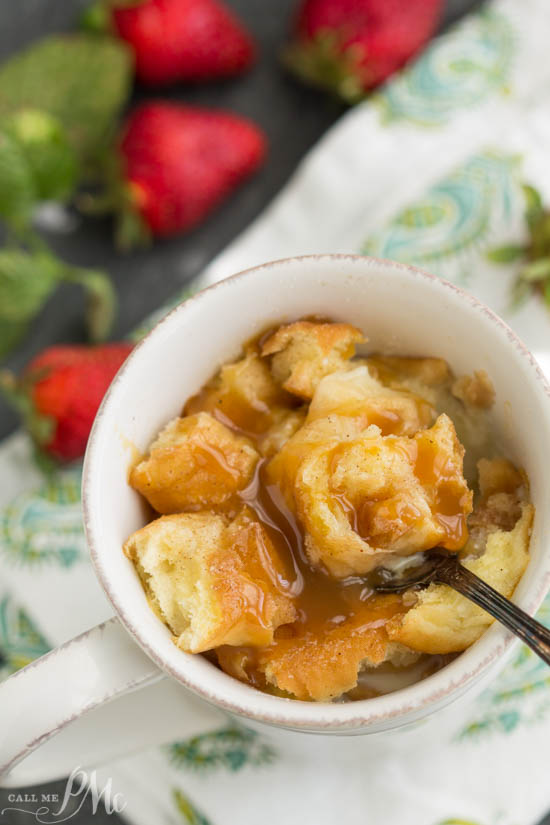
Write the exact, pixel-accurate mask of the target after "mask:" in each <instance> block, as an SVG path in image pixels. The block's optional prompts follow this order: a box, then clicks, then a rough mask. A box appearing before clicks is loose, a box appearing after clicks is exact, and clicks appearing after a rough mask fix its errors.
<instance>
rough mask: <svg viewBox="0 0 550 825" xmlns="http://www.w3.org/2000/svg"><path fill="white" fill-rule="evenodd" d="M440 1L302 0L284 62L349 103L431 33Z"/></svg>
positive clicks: (440, 6) (419, 46) (314, 83)
mask: <svg viewBox="0 0 550 825" xmlns="http://www.w3.org/2000/svg"><path fill="white" fill-rule="evenodd" d="M442 6H443V0H304V2H303V3H302V5H301V7H300V10H299V13H298V19H297V25H296V37H295V42H294V43H293V44H292V45H291V46H290V47H289V49H288V51H287V55H286V62H287V64H288V66H289V67H290V68H291V69H292V70H293V71H294V72H295V73H296V74H297V75H299V76H300V77H301V78H302V79H304V80H306V81H307V82H309V83H311V84H313V85H316V86H321V87H322V88H325V89H329V90H331V91H333V92H336V93H337V94H338V95H339V96H340V97H342V98H343V99H344V100H346V101H347V102H348V103H355V102H356V101H357V100H360V99H361V98H362V97H363V96H364V95H365V93H366V92H368V91H369V90H370V89H372V88H374V87H375V86H377V85H378V84H379V83H382V82H383V81H384V80H386V78H387V77H389V76H390V75H391V74H392V73H393V72H395V71H396V70H397V69H399V68H401V66H403V64H404V63H406V62H407V60H409V59H410V58H411V57H412V56H413V55H414V54H416V53H417V52H418V51H419V50H420V49H421V48H422V46H423V45H424V44H425V43H426V42H427V41H428V40H429V38H430V37H431V35H432V34H433V32H434V30H435V28H436V26H437V23H438V20H439V16H440V12H441V9H442Z"/></svg>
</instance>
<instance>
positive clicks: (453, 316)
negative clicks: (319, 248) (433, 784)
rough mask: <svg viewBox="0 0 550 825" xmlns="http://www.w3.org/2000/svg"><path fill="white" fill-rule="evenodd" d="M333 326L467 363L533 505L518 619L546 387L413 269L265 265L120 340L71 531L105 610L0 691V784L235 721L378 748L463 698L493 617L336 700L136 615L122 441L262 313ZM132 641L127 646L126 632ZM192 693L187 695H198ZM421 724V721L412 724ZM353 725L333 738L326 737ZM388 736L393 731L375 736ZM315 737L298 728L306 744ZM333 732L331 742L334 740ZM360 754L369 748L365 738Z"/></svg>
mask: <svg viewBox="0 0 550 825" xmlns="http://www.w3.org/2000/svg"><path fill="white" fill-rule="evenodd" d="M315 314H317V315H321V316H325V317H327V316H328V317H330V318H333V319H337V320H342V321H348V322H350V323H352V324H355V325H356V326H358V327H360V328H361V329H362V330H363V331H364V332H365V333H366V335H367V336H368V338H369V345H368V346H369V348H370V349H372V350H378V351H383V352H386V353H391V352H393V353H398V354H408V355H435V356H441V357H443V358H445V359H447V360H448V361H449V362H450V364H451V366H452V367H453V369H454V370H455V372H457V373H459V374H462V373H471V372H472V370H474V369H484V370H486V371H487V373H488V374H489V375H490V377H491V379H492V381H493V383H494V386H495V389H496V403H495V407H494V411H493V415H494V426H495V428H496V429H497V430H498V431H499V433H500V435H501V437H502V439H503V440H504V441H505V443H506V447H507V452H508V454H509V455H510V457H511V458H512V459H514V460H515V461H516V462H517V463H518V464H519V465H520V466H522V467H524V468H525V470H526V471H527V474H528V476H529V479H530V483H531V494H532V498H533V502H534V504H535V507H536V517H535V523H534V528H533V534H532V539H531V560H530V563H529V566H528V569H527V571H526V573H525V575H524V576H523V578H522V581H521V582H520V585H519V586H518V588H517V591H516V594H515V597H514V599H515V601H516V602H517V603H518V604H519V605H520V606H521V607H523V608H524V609H525V610H526V611H527V612H528V613H531V614H533V613H534V612H535V611H536V609H537V608H538V607H539V605H540V604H541V602H542V600H543V598H544V596H545V594H546V592H547V590H548V587H549V585H550V552H549V549H548V546H547V545H548V534H549V529H550V513H549V510H550V508H549V507H548V502H549V501H550V473H549V472H548V456H549V455H550V387H549V386H548V384H547V382H546V380H545V379H544V377H543V375H542V373H541V371H540V369H539V367H538V366H537V364H536V362H535V360H534V359H533V357H532V356H531V355H530V353H529V352H528V351H527V350H526V348H525V347H524V346H523V345H522V344H521V342H520V341H519V340H518V339H517V337H516V336H515V335H514V333H513V332H512V331H511V330H510V329H509V328H508V327H507V326H506V325H505V324H504V323H503V322H502V321H501V320H500V319H499V318H498V317H497V316H495V315H494V314H493V313H492V312H491V311H490V310H489V309H487V307H485V306H483V305H482V304H480V303H479V302H478V301H477V300H475V299H474V298H473V297H471V296H469V295H467V294H466V293H464V292H463V291H461V290H460V289H458V288H457V287H455V286H453V285H452V284H449V283H447V282H445V281H442V280H440V279H438V278H435V277H433V276H431V275H428V274H426V273H424V272H421V271H420V270H418V269H415V268H413V267H408V266H403V265H401V264H397V263H392V262H390V261H382V260H376V259H373V258H366V257H358V256H351V255H320V256H309V257H303V258H291V259H288V260H282V261H275V262H273V263H269V264H265V265H263V266H260V267H256V268H254V269H250V270H247V271H246V272H242V273H240V274H238V275H236V276H234V277H233V278H230V279H228V280H225V281H222V282H221V283H219V284H216V285H215V286H213V287H210V288H209V289H207V290H205V291H203V292H202V293H200V294H198V295H197V296H195V297H193V298H191V299H190V300H188V301H186V302H185V303H184V304H182V305H180V306H179V307H177V308H176V309H175V310H173V311H172V312H171V313H170V314H169V315H168V316H167V317H166V318H164V320H162V321H161V322H160V323H159V324H158V325H157V326H156V327H155V329H154V330H153V331H152V332H151V333H150V334H149V335H148V336H147V337H146V338H145V339H144V340H143V341H142V342H141V343H140V344H139V345H138V346H137V347H136V349H135V350H134V352H133V353H132V354H131V356H130V357H129V358H128V360H127V361H126V363H125V364H124V366H123V367H122V369H121V370H120V372H119V373H118V375H117V377H116V378H115V380H114V382H113V384H112V386H111V388H110V390H109V392H108V393H107V396H106V398H105V400H104V402H103V404H102V406H101V409H100V411H99V413H98V415H97V418H96V421H95V424H94V428H93V430H92V434H91V436H90V441H89V445H88V451H87V454H86V460H85V465H84V477H83V504H84V517H85V526H86V534H87V538H88V543H89V546H90V552H91V555H92V559H93V563H94V566H95V570H96V573H97V576H98V578H99V581H100V582H101V584H102V586H103V588H104V589H105V592H106V593H107V596H108V597H109V599H110V601H111V603H112V605H113V607H114V609H115V612H116V614H117V617H116V618H113V619H111V620H110V621H108V622H106V623H105V624H103V625H101V626H99V627H98V628H94V629H92V630H91V631H89V632H88V633H85V634H83V635H82V636H80V637H78V638H76V639H73V640H72V641H70V642H68V643H67V644H65V645H63V646H62V647H60V648H58V649H57V650H54V651H52V652H51V653H49V654H47V655H46V656H44V657H42V658H41V659H39V660H38V661H36V662H34V663H33V664H31V665H29V666H27V667H26V668H24V669H23V670H21V671H19V672H18V673H16V674H14V675H13V676H11V677H10V678H9V679H8V680H6V681H5V682H4V683H3V684H2V685H0V774H3V777H2V779H1V780H0V784H3V785H4V786H8V785H11V786H14V785H24V784H27V783H31V782H37V781H45V780H47V779H51V778H54V777H57V776H62V775H64V774H67V773H69V772H70V771H71V770H72V769H73V768H74V766H75V765H77V764H80V765H83V764H84V765H89V766H92V765H94V764H99V763H101V762H103V761H105V760H107V759H111V758H114V757H115V756H119V755H121V754H123V753H127V752H131V751H135V750H137V749H139V748H141V747H145V746H148V745H152V744H156V743H161V742H167V741H172V740H175V739H177V738H182V737H186V736H190V735H192V734H195V733H198V732H202V731H204V730H207V729H211V728H214V727H219V726H220V725H223V724H226V723H227V718H226V715H225V714H227V713H229V714H235V715H236V716H237V717H239V718H244V720H245V721H246V723H247V724H248V725H252V726H253V727H256V728H259V729H261V730H262V731H264V733H267V732H268V731H271V734H272V735H274V736H275V737H276V738H277V739H278V740H279V746H283V747H284V744H285V743H286V744H287V745H291V746H293V747H299V748H305V750H306V751H307V749H308V747H310V745H311V743H312V741H313V737H311V736H307V735H304V734H307V733H311V732H315V733H317V734H319V733H322V734H327V736H326V737H325V738H326V739H327V741H329V742H330V747H331V751H332V753H333V754H334V748H335V747H336V746H337V747H338V748H339V749H340V751H341V752H342V754H344V755H345V754H348V755H350V754H352V753H353V754H356V751H357V749H358V748H359V749H360V750H361V752H362V753H367V752H368V750H369V746H371V745H372V743H373V742H376V753H377V754H378V756H379V755H380V753H381V751H383V750H385V749H386V750H391V748H392V747H395V743H398V747H399V748H400V749H401V748H402V747H403V743H404V742H405V739H406V738H407V736H408V737H409V738H410V737H413V739H412V740H410V741H414V736H415V734H416V735H417V736H418V732H420V735H421V737H422V741H425V738H426V721H427V720H431V722H432V725H431V726H432V728H433V729H434V730H435V731H436V733H437V735H440V732H441V725H442V724H443V720H444V718H445V716H446V718H447V719H449V718H450V717H451V716H452V720H453V724H454V725H455V726H456V727H458V725H459V724H460V714H458V713H457V710H456V705H455V704H453V710H452V714H450V713H449V711H448V710H447V711H446V710H445V709H446V708H447V709H448V707H449V706H450V704H451V703H454V702H455V700H457V699H459V698H461V697H462V698H465V697H467V696H470V697H472V696H475V695H476V694H477V693H479V691H480V690H481V689H482V688H483V687H484V686H485V685H486V684H487V683H488V682H489V681H490V680H491V679H492V678H493V677H494V675H495V672H496V671H497V669H498V668H499V667H501V666H502V665H503V663H504V661H505V658H506V654H507V653H509V652H510V648H511V647H512V645H511V642H512V638H511V636H510V634H509V633H508V632H506V631H505V630H504V629H503V628H502V627H501V626H499V625H498V624H495V625H493V626H492V627H491V628H490V629H489V630H488V631H487V632H486V633H485V634H484V635H483V637H482V638H481V639H480V640H479V641H478V642H476V643H475V644H474V645H472V647H470V648H469V649H468V650H467V651H466V652H465V653H463V654H462V655H460V656H459V657H458V658H457V659H455V660H454V661H453V662H452V663H451V664H449V665H447V666H446V667H445V668H443V669H442V670H440V671H439V672H437V673H435V674H434V675H432V676H430V677H428V678H427V679H425V680H424V681H422V682H418V683H417V684H414V685H412V686H410V687H407V688H404V689H402V690H399V691H397V692H395V693H392V694H388V695H385V696H381V697H378V698H374V699H368V700H363V701H358V702H351V703H347V704H330V703H308V702H299V701H294V700H289V699H282V698H278V697H275V696H269V695H266V694H264V693H261V692H260V691H257V690H255V689H254V688H252V687H249V686H248V685H245V684H241V683H240V682H238V681H236V680H234V679H232V678H231V677H230V676H228V675H226V674H225V673H223V672H222V671H221V670H219V669H218V668H216V667H215V666H214V665H213V664H211V663H210V662H209V661H208V660H207V659H205V658H203V657H202V656H192V655H188V654H186V653H183V652H182V651H181V650H179V649H178V648H177V647H176V646H175V645H174V644H173V642H172V640H171V635H170V632H169V631H168V629H167V628H166V627H165V625H164V624H163V623H162V622H161V621H160V620H159V619H158V618H157V617H156V616H155V614H154V613H153V612H152V611H151V610H150V608H149V606H148V604H147V601H146V598H145V595H144V592H143V589H142V587H141V584H140V582H139V579H138V577H137V575H136V572H135V570H134V567H133V565H132V564H131V562H130V561H129V560H128V559H127V558H126V557H125V556H124V554H123V553H122V550H121V547H122V544H123V542H124V540H125V539H126V538H127V537H128V535H129V534H130V533H131V532H133V531H134V530H136V529H137V528H138V527H141V526H142V524H143V509H142V506H141V502H140V500H139V496H138V495H137V493H135V492H134V491H133V490H132V489H131V488H130V487H129V486H128V483H127V471H128V467H129V464H130V463H131V460H132V450H131V445H135V447H136V448H137V449H138V450H139V451H145V450H146V449H147V446H148V444H149V443H150V441H151V440H152V439H153V437H154V436H155V435H156V433H157V432H158V431H159V430H160V429H161V427H163V426H164V424H166V422H167V421H169V420H170V419H171V418H173V417H174V416H175V415H177V414H179V413H180V411H181V409H182V406H183V404H184V402H185V400H186V399H187V398H188V397H189V396H190V395H192V394H193V393H195V392H197V390H198V389H199V388H200V387H201V385H202V384H203V383H204V382H205V381H206V380H207V379H208V378H209V377H210V376H211V375H212V374H213V373H214V372H215V370H216V369H217V368H218V367H219V366H220V365H221V364H222V363H224V362H226V361H228V360H231V359H233V358H235V357H236V356H237V355H238V354H239V351H240V349H241V346H242V343H243V342H244V341H246V340H247V339H249V338H251V337H252V336H254V335H256V334H257V333H259V332H261V331H262V330H263V329H265V328H266V327H267V326H268V325H270V324H274V323H277V322H280V321H288V320H293V319H296V318H299V317H301V316H308V315H315ZM136 643H137V644H136ZM198 697H200V698H198ZM419 726H420V727H419ZM335 733H337V734H360V736H355V737H352V736H343V737H340V738H339V739H336V740H335V738H334V737H333V736H328V735H329V734H335ZM390 734H393V735H390ZM321 740H323V737H321V738H315V740H314V743H315V744H314V747H315V749H316V751H317V752H318V750H319V747H320V746H321V745H320V742H321ZM336 743H337V745H336ZM371 749H372V748H371Z"/></svg>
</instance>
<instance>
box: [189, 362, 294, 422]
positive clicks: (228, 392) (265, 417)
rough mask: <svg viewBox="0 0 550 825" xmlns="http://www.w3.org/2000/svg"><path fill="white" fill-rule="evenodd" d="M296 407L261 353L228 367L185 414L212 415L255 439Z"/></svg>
mask: <svg viewBox="0 0 550 825" xmlns="http://www.w3.org/2000/svg"><path fill="white" fill-rule="evenodd" d="M293 406H295V399H294V398H293V397H292V396H291V395H289V394H288V393H286V392H285V391H284V390H283V389H282V388H281V387H280V386H279V384H277V383H276V381H275V379H274V378H273V376H272V374H271V370H270V369H269V366H268V365H267V363H266V362H265V361H263V360H262V359H261V358H260V356H259V355H258V353H257V352H254V351H253V350H251V351H248V352H247V353H246V354H245V356H244V358H241V359H239V360H238V361H236V362H235V363H233V364H225V365H224V366H223V367H222V368H221V370H220V372H219V374H218V375H217V376H216V377H215V378H214V379H212V381H210V382H209V383H208V384H207V385H206V386H205V387H204V388H203V389H202V390H201V391H200V392H199V393H198V394H197V395H195V396H194V397H193V398H191V399H189V401H188V402H187V404H186V405H185V413H186V414H192V413H197V412H210V413H212V414H215V415H216V417H218V418H219V419H220V420H222V421H224V420H228V421H231V422H232V424H233V425H236V426H237V427H239V428H240V429H241V430H243V431H245V432H246V433H250V434H251V435H258V434H263V433H264V432H265V430H266V429H267V428H268V427H269V426H271V424H273V423H275V422H277V421H278V419H279V417H280V413H281V411H288V410H289V409H291V408H292V407H293Z"/></svg>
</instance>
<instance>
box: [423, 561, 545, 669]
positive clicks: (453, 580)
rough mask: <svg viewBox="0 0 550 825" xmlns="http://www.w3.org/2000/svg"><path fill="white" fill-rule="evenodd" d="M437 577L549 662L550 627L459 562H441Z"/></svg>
mask: <svg viewBox="0 0 550 825" xmlns="http://www.w3.org/2000/svg"><path fill="white" fill-rule="evenodd" d="M436 576H437V580H438V581H439V582H441V583H442V584H447V585H449V587H452V588H453V589H454V590H457V591H458V592H459V593H461V594H462V595H463V596H466V598H467V599H470V600H471V601H472V602H475V603H476V604H477V605H479V607H482V608H483V609H484V610H486V611H487V613H490V614H491V616H494V618H495V619H498V620H499V622H501V623H502V624H503V625H504V626H505V627H507V628H508V630H511V631H512V633H515V634H516V636H519V638H520V639H521V640H522V641H523V642H525V644H526V645H528V646H529V647H530V648H531V650H533V651H534V652H535V653H536V654H537V656H540V658H541V659H542V660H543V661H544V662H546V664H547V665H550V630H548V628H546V627H545V626H544V625H543V624H541V623H540V622H537V621H536V619H532V618H531V616H528V615H527V613H525V612H524V611H523V610H521V609H520V608H519V607H517V606H516V605H515V604H513V603H512V602H511V601H509V600H508V599H505V598H504V596H501V595H500V593H498V592H497V591H496V590H494V589H493V588H492V587H490V586H489V585H488V584H487V583H486V582H484V581H483V579H480V578H479V576H476V575H475V573H472V572H471V570H468V569H467V568H466V567H463V566H462V565H461V564H456V563H454V564H452V565H442V567H441V568H440V569H438V571H437V574H436Z"/></svg>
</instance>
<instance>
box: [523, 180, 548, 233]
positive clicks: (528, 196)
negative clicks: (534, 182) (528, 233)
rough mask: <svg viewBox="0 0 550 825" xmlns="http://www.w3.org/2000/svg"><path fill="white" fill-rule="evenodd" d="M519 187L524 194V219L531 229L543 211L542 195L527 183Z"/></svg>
mask: <svg viewBox="0 0 550 825" xmlns="http://www.w3.org/2000/svg"><path fill="white" fill-rule="evenodd" d="M521 188H522V189H523V194H524V196H525V207H526V209H525V219H526V221H527V225H528V226H529V228H530V229H532V227H533V226H534V224H535V223H536V222H537V221H538V219H539V218H540V216H541V215H542V213H543V211H544V207H543V204H542V197H541V195H540V192H538V190H537V189H535V188H534V186H530V185H529V184H528V183H524V184H523V185H522V187H521Z"/></svg>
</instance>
